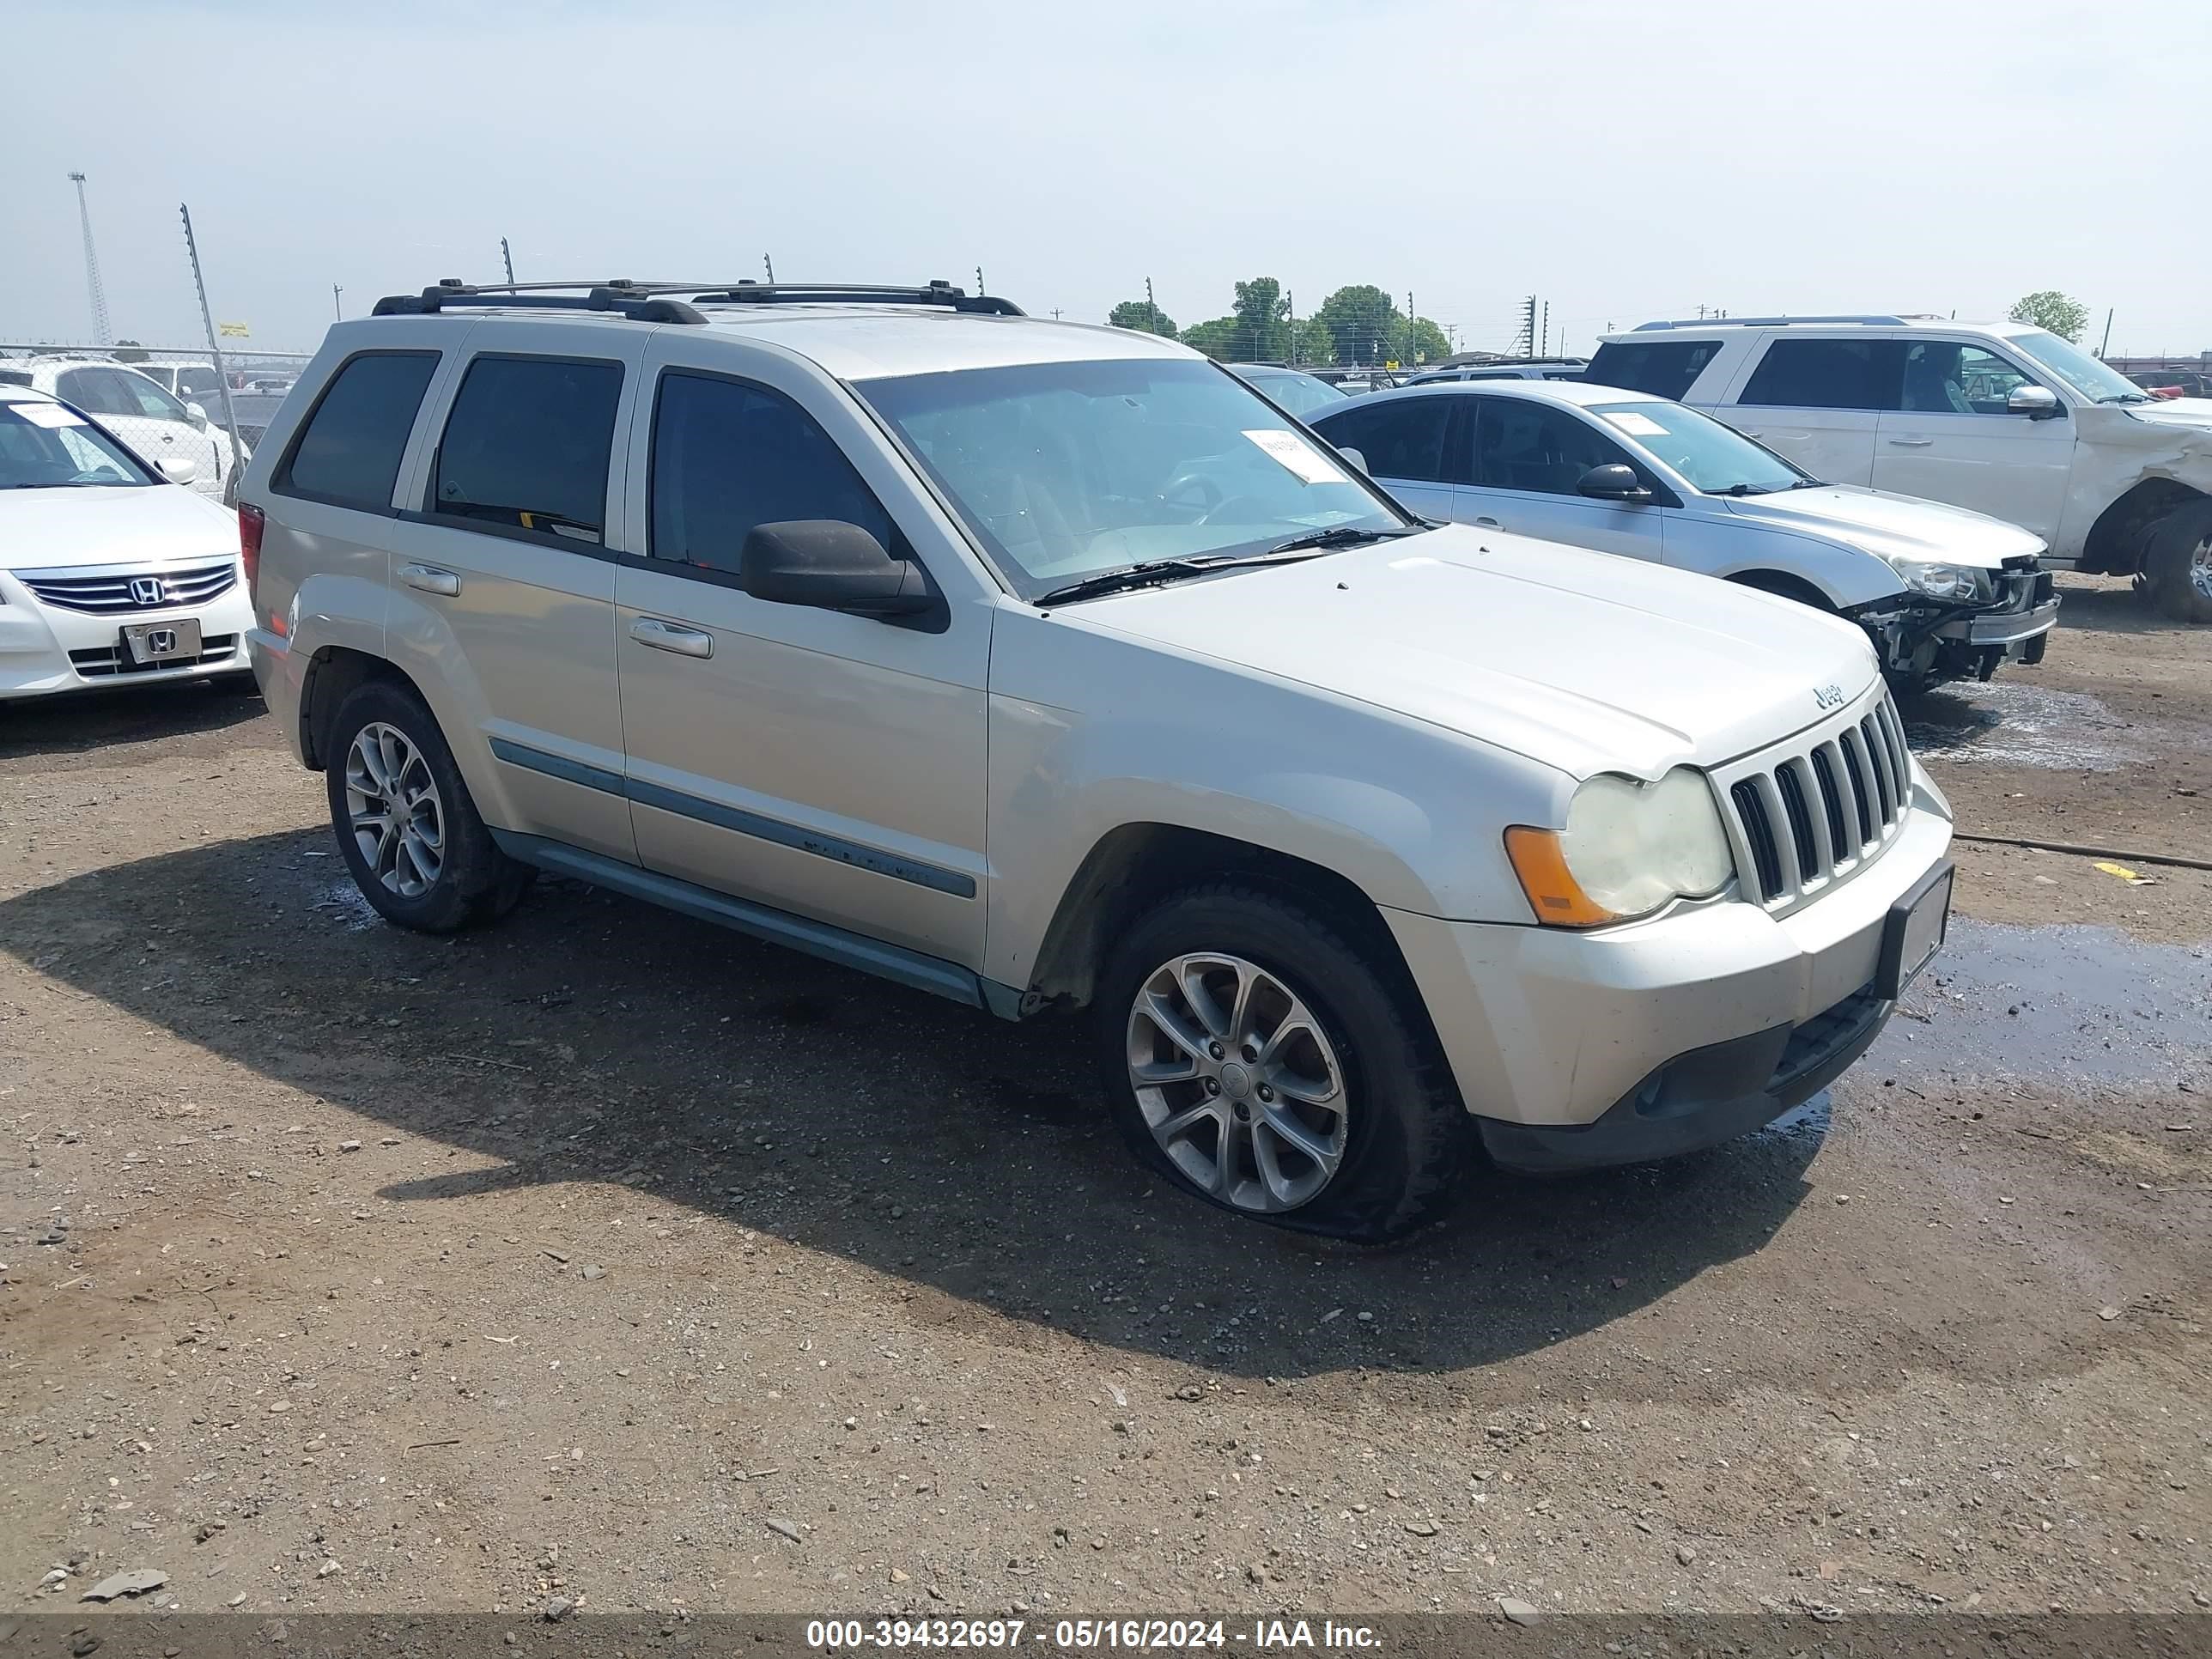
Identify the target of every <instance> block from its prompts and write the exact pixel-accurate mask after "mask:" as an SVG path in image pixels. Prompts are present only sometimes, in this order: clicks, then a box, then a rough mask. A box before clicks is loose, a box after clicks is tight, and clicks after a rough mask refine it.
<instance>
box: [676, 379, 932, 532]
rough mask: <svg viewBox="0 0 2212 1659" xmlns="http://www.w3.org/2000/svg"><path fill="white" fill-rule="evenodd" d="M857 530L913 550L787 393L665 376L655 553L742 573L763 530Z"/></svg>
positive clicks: (833, 445) (830, 440) (729, 382)
mask: <svg viewBox="0 0 2212 1659" xmlns="http://www.w3.org/2000/svg"><path fill="white" fill-rule="evenodd" d="M793 519H836V520H840V521H842V522H843V523H846V524H856V525H858V526H860V527H861V528H862V529H863V530H866V531H867V532H869V533H870V534H872V535H873V536H874V537H875V538H876V539H877V540H878V541H879V542H881V543H882V544H884V547H885V548H887V549H889V550H890V551H891V552H892V553H894V554H896V555H898V556H901V557H903V556H905V552H906V549H905V544H904V543H903V542H902V540H901V539H900V538H899V534H898V531H897V528H896V526H894V525H893V524H892V523H891V520H890V514H889V513H886V512H884V509H883V507H882V505H881V504H880V503H879V502H878V501H877V500H876V498H875V496H874V495H873V494H872V493H871V492H870V490H869V489H868V487H867V485H866V484H865V483H861V482H860V474H859V473H857V472H855V471H854V470H853V464H852V463H851V462H850V461H848V460H847V459H845V455H844V452H843V451H842V450H841V449H839V448H838V447H837V443H836V440H835V439H834V438H832V437H831V436H830V435H829V434H828V433H826V432H824V431H823V429H822V428H821V427H820V426H819V425H818V424H817V423H816V422H815V420H814V417H813V416H811V415H809V414H807V413H806V411H805V410H802V409H800V408H799V405H798V404H794V403H793V402H792V401H791V400H790V399H789V398H785V397H784V396H782V395H781V393H778V392H769V391H767V390H766V389H764V388H763V387H760V386H739V385H738V384H737V383H736V382H735V381H733V380H710V379H708V377H706V376H704V375H700V374H664V375H663V376H661V380H660V402H659V406H658V408H656V409H655V410H654V411H653V556H654V557H655V558H659V559H679V560H681V561H683V562H684V563H686V564H696V565H702V566H704V567H705V568H708V569H709V570H730V571H734V570H735V569H737V568H738V554H739V552H740V551H741V550H743V548H744V544H745V537H746V536H747V535H748V534H749V533H750V532H751V530H752V527H753V526H755V525H759V524H781V523H784V522H786V521H787V520H793Z"/></svg>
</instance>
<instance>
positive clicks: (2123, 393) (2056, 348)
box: [2005, 328, 2150, 404]
mask: <svg viewBox="0 0 2212 1659" xmlns="http://www.w3.org/2000/svg"><path fill="white" fill-rule="evenodd" d="M2005 339H2006V340H2007V342H2008V343H2010V344H2012V345H2014V346H2015V347H2017V348H2018V349H2021V351H2024V352H2026V353H2027V355H2028V356H2030V357H2033V359H2034V360H2035V361H2036V362H2039V363H2040V364H2042V365H2043V367H2044V368H2047V369H2049V370H2050V371H2051V373H2052V374H2056V375H2057V377H2058V378H2059V379H2060V380H2063V381H2065V382H2066V384H2067V385H2069V386H2072V387H2073V388H2074V390H2075V391H2076V392H2080V393H2081V395H2082V396H2083V397H2085V398H2087V399H2088V400H2089V401H2090V402H2091V403H2093V404H2147V403H2148V402H2149V401H2150V394H2149V393H2148V392H2145V391H2144V390H2143V389H2142V387H2141V386H2137V385H2136V383H2135V382H2134V381H2133V380H2130V379H2128V377H2127V376H2126V375H2124V374H2121V373H2120V371H2119V370H2118V369H2117V368H2112V366H2111V365H2110V364H2109V363H2101V362H2098V361H2097V360H2096V359H2095V358H2094V357H2092V356H2090V355H2089V354H2088V353H2087V352H2086V351H2084V350H2082V349H2081V347H2080V346H2077V345H2072V344H2069V343H2067V342H2066V341H2064V340H2062V339H2060V338H2059V337H2057V335H2056V334H2052V333H2050V332H2047V331H2045V330H2043V329H2039V328H2035V329H2030V330H2029V331H2027V333H2025V334H2008V335H2007V336H2005Z"/></svg>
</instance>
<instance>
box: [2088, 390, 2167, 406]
mask: <svg viewBox="0 0 2212 1659" xmlns="http://www.w3.org/2000/svg"><path fill="white" fill-rule="evenodd" d="M2097 401H2098V402H2099V403H2100V404H2154V403H2156V402H2157V401H2158V399H2157V398H2154V397H2152V396H2151V395H2150V393H2149V392H2107V393H2106V394H2105V396H2103V397H2101V398H2098V399H2097Z"/></svg>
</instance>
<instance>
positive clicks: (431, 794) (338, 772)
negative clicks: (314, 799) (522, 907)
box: [324, 680, 536, 933]
mask: <svg viewBox="0 0 2212 1659" xmlns="http://www.w3.org/2000/svg"><path fill="white" fill-rule="evenodd" d="M325 752H326V753H327V754H328V756H329V757H330V758H329V763H328V764H327V765H326V766H325V769H324V780H325V785H326V786H327V791H328V794H329V797H330V806H331V829H333V830H334V831H335V832H336V833H337V840H338V850H339V852H340V853H341V854H343V857H344V859H345V861H346V867H347V868H348V869H349V870H350V871H351V872H353V878H354V881H355V883H356V884H357V885H358V886H359V887H360V889H361V890H362V895H363V896H365V897H366V898H367V899H368V902H370V903H371V904H373V905H374V906H375V907H376V909H377V911H378V913H379V914H380V915H382V916H383V917H384V919H385V920H386V921H391V922H395V923H397V924H398V926H400V927H410V928H413V929H415V930H416V932H418V933H453V932H454V931H456V930H457V929H459V928H462V927H472V926H476V925H477V924H480V923H483V922H488V921H496V920H497V919H498V918H499V917H501V916H503V915H506V914H507V912H508V911H510V910H512V909H513V908H514V907H515V905H516V904H517V903H519V902H520V900H521V898H522V895H523V893H524V892H525V891H526V890H527V889H528V887H529V885H530V883H531V880H532V877H533V876H534V874H535V873H536V872H534V871H533V870H532V868H531V866H528V865H526V864H523V863H520V862H519V861H518V860H513V859H511V858H509V857H507V854H504V853H502V852H501V851H500V850H499V848H498V846H497V844H496V843H495V842H493V840H492V838H491V831H490V830H489V829H487V828H485V826H484V821H483V817H482V816H481V815H480V814H479V813H478V812H477V806H476V802H475V801H474V800H473V799H471V797H470V794H469V790H468V786H467V785H466V784H465V783H464V782H463V781H461V774H460V769H459V767H458V766H456V765H455V764H454V763H453V750H451V749H450V748H449V747H447V743H446V739H445V734H444V733H443V732H440V731H439V729H438V722H437V720H436V719H435V717H434V716H433V715H432V714H431V713H430V711H429V709H428V708H426V707H424V706H423V703H422V699H421V698H419V697H417V696H415V695H414V693H413V692H411V691H410V690H405V689H404V688H403V687H400V686H397V685H393V684H390V683H389V682H386V681H382V680H371V681H369V682H368V684H364V685H362V686H359V687H357V688H356V690H354V692H353V693H352V695H351V696H348V697H347V698H346V700H345V702H343V704H341V705H340V706H339V708H338V713H337V720H335V721H334V722H333V723H332V726H331V744H330V747H329V749H328V750H326V751H325Z"/></svg>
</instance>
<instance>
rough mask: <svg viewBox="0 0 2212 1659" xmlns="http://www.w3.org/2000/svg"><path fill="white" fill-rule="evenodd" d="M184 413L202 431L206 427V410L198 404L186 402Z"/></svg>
mask: <svg viewBox="0 0 2212 1659" xmlns="http://www.w3.org/2000/svg"><path fill="white" fill-rule="evenodd" d="M185 414H187V415H189V416H191V422H192V424H193V425H194V426H196V427H197V428H199V429H200V430H201V431H203V432H204V431H206V430H207V429H208V412H207V410H204V409H202V408H201V407H200V406H199V405H198V404H185Z"/></svg>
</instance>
